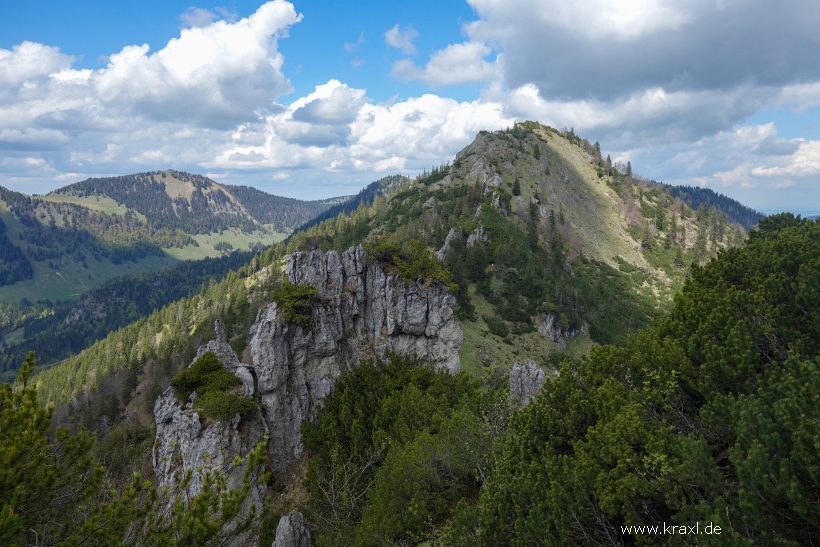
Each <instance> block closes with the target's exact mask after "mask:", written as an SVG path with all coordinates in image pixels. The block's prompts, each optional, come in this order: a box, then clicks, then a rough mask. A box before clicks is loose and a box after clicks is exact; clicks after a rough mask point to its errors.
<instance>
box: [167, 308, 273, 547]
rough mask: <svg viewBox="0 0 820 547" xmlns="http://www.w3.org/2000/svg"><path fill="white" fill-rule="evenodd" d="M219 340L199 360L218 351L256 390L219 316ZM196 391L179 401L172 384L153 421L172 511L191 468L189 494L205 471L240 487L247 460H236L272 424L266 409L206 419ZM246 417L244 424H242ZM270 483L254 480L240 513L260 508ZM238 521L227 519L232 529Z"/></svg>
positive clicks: (238, 540) (237, 541)
mask: <svg viewBox="0 0 820 547" xmlns="http://www.w3.org/2000/svg"><path fill="white" fill-rule="evenodd" d="M215 330H216V340H212V341H210V342H208V343H207V344H204V345H202V346H200V347H199V350H198V351H197V354H196V357H195V358H194V361H196V359H199V358H200V357H202V356H203V355H205V354H206V353H207V352H209V351H210V352H213V353H214V354H215V355H216V356H217V358H218V359H219V360H220V362H221V363H222V365H223V366H224V367H225V368H226V369H228V370H230V371H232V372H233V373H234V374H235V375H236V376H237V377H238V378H239V379H240V380H241V381H242V384H243V386H244V390H245V396H247V397H252V396H253V394H254V379H253V375H252V373H251V370H252V367H251V366H250V365H246V364H243V363H240V362H239V359H238V358H237V356H236V353H234V351H233V349H232V348H231V346H230V345H229V344H228V342H227V340H226V339H225V326H224V325H223V324H222V323H221V322H220V321H217V322H216V324H215ZM191 364H193V362H192V363H191ZM195 400H196V393H194V394H192V395H191V399H190V401H191V402H190V403H189V404H187V405H186V406H185V407H184V408H183V407H181V406H180V404H179V402H178V401H177V397H176V395H175V394H174V390H173V389H172V388H170V387H169V388H168V389H166V390H165V392H164V393H163V394H162V395H161V396H160V397H159V398H158V399H157V401H156V403H155V404H154V420H155V421H156V426H157V432H156V438H155V442H154V447H153V449H152V463H153V467H154V474H155V475H156V478H157V487H158V488H159V489H163V488H165V487H168V488H169V489H170V492H171V494H170V495H169V497H168V498H167V499H166V500H165V501H164V509H165V510H169V509H170V507H171V506H172V505H173V503H174V501H175V500H176V495H175V494H174V490H175V487H176V485H177V484H178V483H179V480H180V477H181V476H182V475H183V474H184V473H185V472H186V471H188V470H191V471H193V474H192V477H191V483H190V485H189V487H188V495H190V496H196V495H198V494H199V493H200V492H201V491H202V482H203V479H204V476H205V472H206V471H219V472H221V473H222V474H223V475H225V477H226V478H227V483H228V488H241V487H242V476H243V474H244V472H245V463H244V461H242V462H241V463H239V465H236V466H235V465H234V460H235V459H236V458H237V457H239V458H240V459H243V458H244V457H245V456H247V455H248V453H250V452H251V451H253V449H254V448H256V445H257V444H259V443H260V442H262V441H264V440H265V437H266V436H267V433H268V427H267V424H266V423H265V422H264V416H262V415H261V413H260V414H259V415H257V416H251V417H249V418H247V419H245V420H244V421H241V420H240V417H239V414H237V415H236V416H235V417H234V418H233V419H232V420H230V421H220V420H217V421H214V422H210V423H207V422H206V423H204V424H203V421H202V419H201V418H200V416H199V413H198V412H197V411H196V409H195V408H193V403H194V401H195ZM240 422H241V423H240ZM266 490H267V486H266V485H265V484H264V483H261V484H258V483H255V482H254V483H252V485H251V489H250V492H249V493H248V497H247V498H246V500H245V503H244V504H243V506H242V510H241V511H240V515H239V516H240V518H243V517H244V516H246V515H247V514H248V511H249V510H250V507H251V505H255V506H256V507H257V509H261V507H262V503H263V501H264V497H265V492H266ZM232 526H235V523H228V524H227V526H226V528H227V530H230V529H231V527H232ZM246 537H247V533H246V534H238V535H236V536H234V537H232V538H231V540H230V541H229V543H228V544H227V545H237V546H238V545H242V544H243V542H244V541H245V539H246Z"/></svg>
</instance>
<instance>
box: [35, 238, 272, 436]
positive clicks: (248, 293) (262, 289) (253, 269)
mask: <svg viewBox="0 0 820 547" xmlns="http://www.w3.org/2000/svg"><path fill="white" fill-rule="evenodd" d="M284 252H285V248H284V245H281V244H280V245H277V246H275V247H272V248H270V249H268V250H266V251H265V252H263V253H262V254H261V255H260V256H257V257H256V258H255V260H251V262H250V263H248V264H246V265H245V266H242V267H241V268H239V269H238V270H236V271H232V272H230V273H229V274H228V275H227V276H225V278H224V279H223V280H222V281H221V282H219V283H211V282H208V284H207V285H206V284H202V285H201V286H200V290H199V292H198V293H197V294H194V295H192V296H190V297H188V298H183V299H181V300H178V301H176V302H173V303H171V304H167V305H165V307H162V308H160V309H159V310H156V311H154V312H153V313H151V314H150V315H148V316H147V317H142V318H139V319H137V320H136V321H135V322H133V323H131V324H129V325H128V326H126V327H122V328H120V329H118V330H115V331H112V332H110V333H109V334H108V335H107V336H106V337H105V338H104V339H102V340H100V341H99V342H97V343H95V344H93V345H91V346H90V347H88V348H87V349H86V350H85V352H84V353H82V354H81V355H76V356H74V357H71V358H70V359H68V360H67V361H66V362H65V363H61V364H59V365H57V366H55V367H53V368H49V369H47V370H44V371H43V372H41V373H40V374H38V375H37V377H36V381H37V383H38V388H39V390H40V396H41V397H42V399H43V400H44V401H46V402H52V403H54V404H57V405H65V404H68V403H69V402H72V403H73V404H72V407H71V410H72V413H74V414H76V415H77V416H78V417H81V419H82V420H85V419H93V418H94V417H95V416H96V417H97V418H98V417H99V414H98V412H96V411H95V410H94V409H95V408H96V407H97V406H98V405H99V404H100V403H101V397H102V395H103V394H102V393H100V390H103V391H108V390H110V389H111V388H108V387H106V386H107V385H108V384H107V382H108V381H109V380H112V379H117V380H118V382H119V381H123V382H125V380H126V379H128V381H127V382H125V384H124V385H123V388H122V390H121V391H120V392H119V393H120V397H121V402H122V404H123V406H124V405H126V404H128V403H129V402H130V401H131V400H132V397H134V396H135V393H134V391H133V388H134V387H135V386H136V385H137V383H138V382H139V381H141V379H143V375H144V374H145V373H148V374H149V375H150V378H151V383H153V382H157V383H162V382H163V381H167V379H168V378H170V377H172V376H174V375H175V374H176V373H177V372H178V371H179V370H181V368H182V367H184V366H187V365H188V364H189V363H190V362H191V360H192V359H193V357H194V355H195V354H196V349H197V348H198V347H199V346H200V345H201V344H202V343H204V342H207V340H209V339H210V337H212V336H213V322H214V320H215V319H220V320H222V321H223V322H224V323H225V328H226V334H227V337H228V341H229V342H230V343H231V344H232V345H234V346H237V344H238V343H239V342H240V341H241V340H244V338H245V335H246V334H247V332H248V329H249V328H250V325H251V323H252V322H253V320H254V319H255V317H256V312H257V310H258V309H259V308H260V307H262V306H264V305H265V304H266V303H267V302H270V297H271V295H272V293H273V292H275V290H277V289H278V288H279V284H280V279H279V278H278V276H269V275H268V271H269V269H270V268H271V267H272V266H273V265H274V264H276V265H278V264H279V262H280V261H281V259H282V257H283V254H284ZM194 266H195V265H192V267H194ZM115 383H117V382H115ZM126 386H128V387H126ZM86 425H88V426H91V425H93V424H86Z"/></svg>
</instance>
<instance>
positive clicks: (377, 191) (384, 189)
mask: <svg viewBox="0 0 820 547" xmlns="http://www.w3.org/2000/svg"><path fill="white" fill-rule="evenodd" d="M408 180H409V179H408V178H407V177H403V176H401V175H390V176H388V177H384V178H381V179H379V180H377V181H375V182H371V183H370V184H368V185H367V186H365V187H364V188H363V189H362V190H361V191H360V192H359V193H358V194H356V195H355V196H351V197H350V199H346V200H344V201H342V202H341V203H336V204H334V205H333V206H331V207H330V208H328V209H327V210H326V211H324V212H323V213H321V214H318V215H316V217H315V218H313V219H310V220H308V221H307V222H305V223H303V224H300V225H299V230H306V229H308V228H310V227H311V226H315V225H316V224H319V223H321V222H323V221H325V220H328V219H331V218H336V217H337V216H338V215H340V214H343V215H350V214H351V213H352V212H353V211H355V210H356V209H358V208H359V206H361V205H370V204H372V203H373V200H374V199H376V197H377V196H384V195H386V194H388V193H390V192H392V191H395V190H396V189H397V188H398V187H399V186H400V185H401V184H402V183H404V182H407V181H408Z"/></svg>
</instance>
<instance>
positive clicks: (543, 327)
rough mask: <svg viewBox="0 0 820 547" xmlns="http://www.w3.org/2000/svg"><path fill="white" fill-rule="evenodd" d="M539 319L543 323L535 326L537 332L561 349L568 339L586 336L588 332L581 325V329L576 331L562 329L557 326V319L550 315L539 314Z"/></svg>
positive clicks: (586, 328)
mask: <svg viewBox="0 0 820 547" xmlns="http://www.w3.org/2000/svg"><path fill="white" fill-rule="evenodd" d="M541 317H542V319H543V322H542V323H539V324H538V325H536V329H537V330H538V332H540V333H541V334H543V335H544V337H545V338H547V339H548V340H552V341H553V342H555V343H556V344H558V345H559V346H560V347H562V348H563V347H566V345H567V339H568V338H571V337H573V336H577V335H578V334H586V333H587V330H588V327H587V325H586V324H583V325H581V327H580V328H577V329H562V328H561V326H560V325H559V324H558V318H557V317H555V315H554V314H552V313H547V312H543V313H541Z"/></svg>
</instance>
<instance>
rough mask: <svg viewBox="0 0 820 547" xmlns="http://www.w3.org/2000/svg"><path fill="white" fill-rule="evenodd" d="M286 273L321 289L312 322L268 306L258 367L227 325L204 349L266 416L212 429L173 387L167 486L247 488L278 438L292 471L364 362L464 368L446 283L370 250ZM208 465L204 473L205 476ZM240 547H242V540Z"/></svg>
mask: <svg viewBox="0 0 820 547" xmlns="http://www.w3.org/2000/svg"><path fill="white" fill-rule="evenodd" d="M286 274H287V277H288V279H289V280H290V282H291V283H310V284H312V285H314V286H315V287H316V288H317V290H318V293H319V298H317V299H316V300H315V301H314V302H313V304H312V309H311V314H310V320H309V321H308V322H306V323H305V324H304V325H297V324H294V323H290V322H288V321H285V320H284V319H283V318H282V314H281V310H279V309H278V307H277V305H276V304H275V303H272V304H270V305H269V306H267V307H266V308H264V309H262V310H261V311H260V312H259V314H258V316H257V319H256V322H255V323H254V325H253V326H252V327H251V329H250V333H249V336H250V338H251V340H250V349H251V355H252V358H253V363H252V364H245V363H241V362H240V361H239V359H238V358H237V356H236V354H235V353H234V351H233V349H231V347H230V345H229V344H228V343H227V341H226V339H225V331H224V326H223V325H222V324H221V323H220V322H218V321H217V323H216V339H215V340H213V341H211V342H208V344H206V345H203V346H202V347H200V348H199V351H198V352H197V358H199V357H201V356H202V355H204V354H205V353H206V352H213V353H214V354H215V355H216V356H217V358H218V359H219V360H220V362H222V364H223V365H224V366H225V368H226V369H228V370H229V371H231V372H232V373H234V374H235V375H236V376H237V377H239V378H240V379H241V380H242V383H243V389H244V393H245V395H246V396H248V397H252V398H253V399H254V400H255V401H256V402H257V405H258V407H259V412H258V414H257V415H252V416H250V417H248V418H246V419H244V420H241V421H240V420H239V416H238V415H237V417H236V418H235V419H234V420H232V421H231V422H230V423H222V422H218V421H217V422H212V423H204V422H203V419H202V418H201V417H200V416H199V413H198V412H197V411H196V409H195V408H193V406H192V405H191V404H186V405H184V406H181V405H180V404H179V403H178V402H177V399H176V397H175V395H174V393H173V390H171V389H170V388H169V389H168V390H167V391H166V392H165V393H164V394H163V395H162V396H160V397H159V399H157V402H156V405H155V406H154V417H155V419H156V423H157V434H156V442H155V446H154V453H153V464H154V472H155V473H156V476H157V481H158V486H160V487H164V486H172V485H174V484H176V481H177V480H178V479H177V478H175V476H176V475H177V474H178V473H184V472H185V471H187V470H192V471H193V472H194V478H193V482H192V487H191V488H192V491H191V492H190V493H191V495H196V494H197V493H198V492H199V490H200V487H201V482H202V471H205V470H208V469H219V470H221V471H222V472H223V473H226V474H227V475H228V476H229V485H230V486H232V487H238V486H239V485H240V484H241V478H242V473H243V472H244V467H242V466H241V465H240V466H238V467H236V468H234V467H233V466H232V462H233V461H234V459H235V458H236V457H237V456H239V457H244V456H246V455H247V454H248V453H249V452H250V451H251V450H253V448H254V446H255V445H256V444H257V443H258V442H259V441H261V440H262V439H264V438H265V436H268V439H269V441H268V453H269V456H270V458H269V461H270V465H271V468H272V469H273V470H274V471H277V472H285V471H286V470H287V469H288V467H289V465H290V464H291V463H292V462H293V461H294V460H295V459H297V458H298V457H299V456H300V455H301V452H302V447H301V442H300V436H299V428H300V426H301V423H302V420H304V419H313V418H314V417H315V416H316V411H317V409H318V407H319V405H320V404H321V403H322V401H323V400H324V398H325V397H326V396H327V395H328V394H329V393H330V390H331V389H332V387H333V383H334V382H335V381H336V379H338V378H339V377H340V376H341V375H342V373H343V372H344V371H346V370H348V369H349V368H351V367H352V366H355V365H356V363H358V362H359V361H360V360H361V359H366V358H371V357H384V356H385V355H386V354H387V353H388V352H394V353H400V354H405V355H414V356H417V357H419V358H420V359H422V360H423V361H428V362H430V363H432V364H433V365H434V366H435V367H437V368H440V369H446V370H449V371H450V372H453V373H455V372H457V371H458V370H459V357H458V353H459V350H460V349H461V345H462V341H463V336H462V331H461V323H460V322H459V321H458V320H457V319H456V318H455V317H454V315H453V310H454V308H455V306H456V301H455V298H454V297H453V296H452V295H451V294H450V293H449V289H447V287H446V286H444V285H442V284H440V283H435V282H433V283H423V282H420V281H416V282H413V283H406V282H405V281H404V280H403V279H401V278H400V277H398V276H396V275H391V274H386V273H385V272H384V271H383V269H382V265H380V264H370V265H368V264H367V263H366V260H365V253H364V251H363V250H362V248H361V247H352V248H350V249H348V250H347V251H345V252H344V253H342V255H341V256H339V254H338V253H336V252H332V251H331V252H328V253H326V254H323V253H321V252H319V251H315V252H307V253H293V254H292V255H291V256H290V257H289V258H288V262H287V267H286ZM199 468H201V471H200V470H198V469H199ZM264 496H265V486H264V485H254V488H252V491H251V495H250V496H249V500H248V502H247V503H246V505H248V506H249V505H250V503H254V504H255V505H256V506H257V507H258V508H260V507H261V502H262V499H263V498H264ZM233 544H237V545H238V544H240V543H233Z"/></svg>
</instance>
